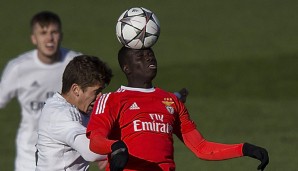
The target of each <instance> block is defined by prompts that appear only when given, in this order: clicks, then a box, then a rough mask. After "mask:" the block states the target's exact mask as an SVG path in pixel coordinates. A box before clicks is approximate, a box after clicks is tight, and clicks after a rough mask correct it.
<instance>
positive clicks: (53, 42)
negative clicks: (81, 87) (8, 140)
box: [0, 11, 81, 171]
mask: <svg viewBox="0 0 298 171" xmlns="http://www.w3.org/2000/svg"><path fill="white" fill-rule="evenodd" d="M30 26H31V41H32V43H33V45H35V47H36V49H33V50H31V51H28V52H25V53H23V54H21V55H19V56H18V57H16V58H15V59H12V60H11V61H9V63H8V64H7V65H6V67H5V69H4V71H3V73H2V78H1V82H0V108H3V107H5V105H6V104H7V103H8V102H9V101H10V100H11V99H12V98H14V97H17V99H18V101H19V104H20V106H21V116H22V117H21V122H20V124H19V128H18V132H17V136H16V159H15V171H32V170H34V169H35V151H36V148H35V144H36V141H37V133H36V130H37V123H38V119H39V117H40V113H41V108H42V107H43V105H44V101H45V100H46V99H47V98H49V97H51V96H53V94H54V93H55V92H57V91H60V90H61V85H62V82H61V80H62V73H63V71H64V68H65V66H66V65H67V64H68V62H69V61H70V60H71V59H73V57H74V56H77V55H80V54H81V53H78V52H75V51H72V50H68V49H64V48H61V47H60V44H61V41H62V36H63V35H62V24H61V20H60V18H59V16H58V15H57V14H55V13H53V12H49V11H42V12H39V13H37V14H35V15H34V16H33V17H32V19H31V21H30Z"/></svg>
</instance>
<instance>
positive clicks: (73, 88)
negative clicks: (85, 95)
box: [71, 84, 80, 96]
mask: <svg viewBox="0 0 298 171" xmlns="http://www.w3.org/2000/svg"><path fill="white" fill-rule="evenodd" d="M71 91H72V93H73V94H74V95H75V96H79V95H80V86H79V85H77V84H72V86H71Z"/></svg>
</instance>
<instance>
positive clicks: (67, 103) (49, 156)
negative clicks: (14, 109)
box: [36, 55, 112, 171]
mask: <svg viewBox="0 0 298 171" xmlns="http://www.w3.org/2000/svg"><path fill="white" fill-rule="evenodd" d="M111 78H112V70H111V69H110V68H109V67H108V66H107V65H106V64H105V63H104V62H102V61H101V60H100V59H99V58H97V57H95V56H89V55H80V56H77V57H75V58H74V59H73V60H72V61H70V62H69V64H68V65H67V66H66V68H65V71H64V73H63V78H62V91H61V93H58V92H57V93H55V94H54V96H53V97H52V98H49V99H48V100H46V102H45V105H44V108H43V109H42V112H41V116H40V120H39V124H38V131H37V133H38V140H37V145H36V147H37V155H36V156H37V162H36V163H37V164H36V171H54V170H57V171H58V170H61V171H62V170H76V171H85V170H88V168H89V162H93V161H102V160H106V159H107V156H106V155H99V154H95V153H93V152H91V151H90V149H89V139H88V138H87V137H86V126H87V125H86V124H87V123H88V119H89V114H90V113H91V112H92V108H93V105H94V102H95V100H96V98H97V97H99V96H100V95H101V92H102V90H103V89H104V88H105V87H106V86H107V85H108V84H109V83H110V81H111ZM105 164H106V163H105Z"/></svg>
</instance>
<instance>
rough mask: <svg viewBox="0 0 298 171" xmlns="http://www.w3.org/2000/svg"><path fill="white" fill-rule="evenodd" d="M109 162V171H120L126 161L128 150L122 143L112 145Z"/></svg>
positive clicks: (117, 142)
mask: <svg viewBox="0 0 298 171" xmlns="http://www.w3.org/2000/svg"><path fill="white" fill-rule="evenodd" d="M111 148H112V153H111V161H110V170H111V171H122V170H123V169H124V167H125V165H126V163H127V161H128V156H129V154H128V149H127V146H126V144H125V143H124V142H123V141H121V140H120V141H116V142H114V143H113V144H112V147H111Z"/></svg>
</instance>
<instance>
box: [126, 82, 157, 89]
mask: <svg viewBox="0 0 298 171" xmlns="http://www.w3.org/2000/svg"><path fill="white" fill-rule="evenodd" d="M127 86H128V87H133V88H152V82H148V83H147V82H128V85H127Z"/></svg>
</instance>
